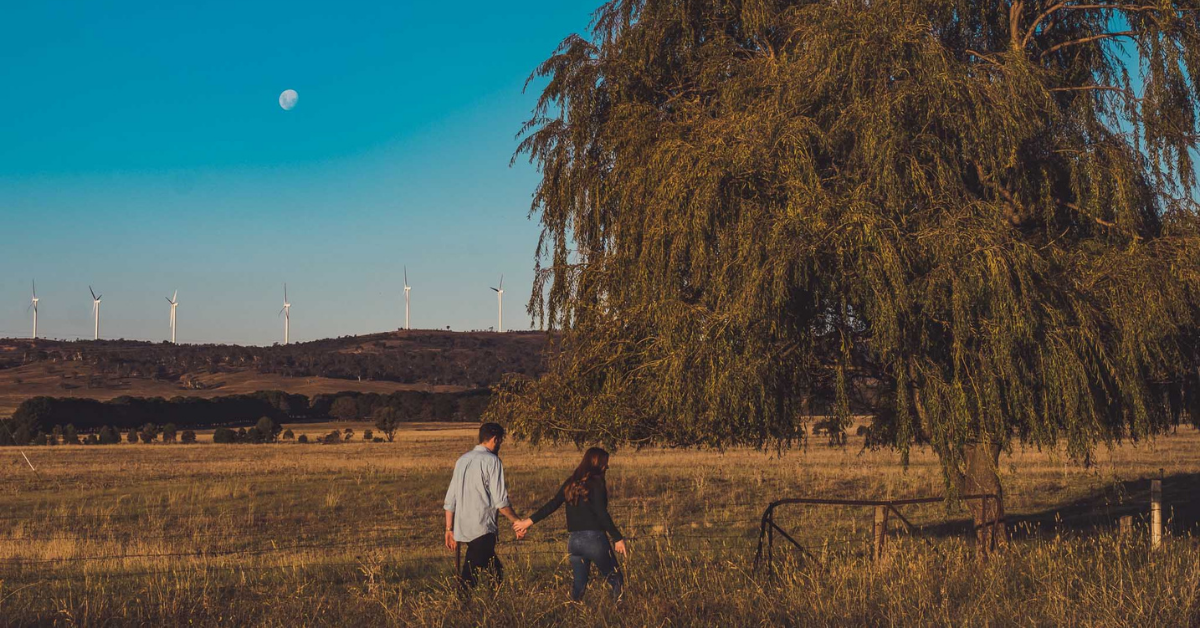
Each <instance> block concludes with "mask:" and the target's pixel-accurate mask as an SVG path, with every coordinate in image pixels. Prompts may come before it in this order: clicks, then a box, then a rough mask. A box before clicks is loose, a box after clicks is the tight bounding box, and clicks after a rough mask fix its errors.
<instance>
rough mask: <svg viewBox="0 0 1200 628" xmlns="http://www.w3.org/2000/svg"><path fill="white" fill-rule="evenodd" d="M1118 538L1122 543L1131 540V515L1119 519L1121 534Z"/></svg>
mask: <svg viewBox="0 0 1200 628" xmlns="http://www.w3.org/2000/svg"><path fill="white" fill-rule="evenodd" d="M1118 538H1120V539H1121V541H1123V542H1129V540H1130V539H1132V538H1133V515H1125V516H1124V517H1121V533H1120V534H1119V535H1118Z"/></svg>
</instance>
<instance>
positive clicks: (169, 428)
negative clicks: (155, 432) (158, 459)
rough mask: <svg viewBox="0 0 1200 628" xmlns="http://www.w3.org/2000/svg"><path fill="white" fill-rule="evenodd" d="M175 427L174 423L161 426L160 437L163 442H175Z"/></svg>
mask: <svg viewBox="0 0 1200 628" xmlns="http://www.w3.org/2000/svg"><path fill="white" fill-rule="evenodd" d="M175 433H176V428H175V424H174V423H167V424H166V425H164V426H163V428H162V439H163V442H164V443H173V442H175Z"/></svg>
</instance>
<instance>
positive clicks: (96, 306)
mask: <svg viewBox="0 0 1200 628" xmlns="http://www.w3.org/2000/svg"><path fill="white" fill-rule="evenodd" d="M88 292H91V293H92V317H93V318H94V319H95V323H96V327H95V331H94V332H92V340H99V339H100V299H101V298H102V297H103V296H104V295H103V294H102V295H100V296H96V291H95V290H92V287H91V286H88Z"/></svg>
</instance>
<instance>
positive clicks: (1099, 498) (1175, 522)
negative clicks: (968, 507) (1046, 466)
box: [914, 473, 1200, 538]
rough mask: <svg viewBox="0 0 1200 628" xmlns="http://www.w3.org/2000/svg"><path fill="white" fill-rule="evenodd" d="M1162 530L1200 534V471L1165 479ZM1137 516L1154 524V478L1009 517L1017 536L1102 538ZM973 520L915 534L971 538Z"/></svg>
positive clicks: (1137, 520)
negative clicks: (1124, 520)
mask: <svg viewBox="0 0 1200 628" xmlns="http://www.w3.org/2000/svg"><path fill="white" fill-rule="evenodd" d="M1162 491H1163V495H1162V497H1163V526H1164V527H1165V528H1166V530H1167V532H1168V534H1172V535H1177V536H1178V535H1186V534H1189V533H1190V534H1193V535H1200V473H1179V474H1175V475H1169V476H1166V477H1164V478H1163V488H1162ZM1126 515H1132V516H1133V518H1134V525H1135V526H1138V527H1140V528H1142V529H1145V528H1146V527H1147V526H1148V525H1149V524H1150V479H1149V478H1147V479H1141V480H1131V481H1128V482H1116V483H1113V484H1110V485H1108V486H1106V487H1104V488H1103V489H1101V490H1098V491H1095V492H1093V493H1092V494H1090V495H1088V496H1086V497H1084V498H1082V499H1079V500H1076V501H1074V502H1071V503H1068V504H1064V505H1061V506H1056V507H1054V508H1049V509H1046V510H1043V511H1040V512H1034V513H1023V514H1009V515H1008V518H1007V520H1008V524H1009V532H1010V534H1011V535H1012V536H1013V537H1014V538H1036V537H1042V536H1049V535H1055V534H1081V535H1082V534H1097V533H1102V532H1110V531H1113V530H1115V529H1116V528H1117V526H1118V521H1119V519H1120V518H1121V517H1123V516H1126ZM972 525H973V524H972V522H971V521H970V520H969V519H955V520H951V521H946V522H944V523H937V524H933V525H926V526H921V527H919V528H918V529H916V530H914V533H915V534H917V535H919V536H926V537H950V536H961V537H967V536H970V535H971V534H972Z"/></svg>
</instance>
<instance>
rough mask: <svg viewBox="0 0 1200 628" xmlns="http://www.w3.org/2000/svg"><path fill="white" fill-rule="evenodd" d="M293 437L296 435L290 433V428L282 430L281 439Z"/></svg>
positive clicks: (291, 438)
mask: <svg viewBox="0 0 1200 628" xmlns="http://www.w3.org/2000/svg"><path fill="white" fill-rule="evenodd" d="M295 438H296V435H295V434H294V433H292V430H290V429H288V430H284V431H283V440H293V439H295Z"/></svg>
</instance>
